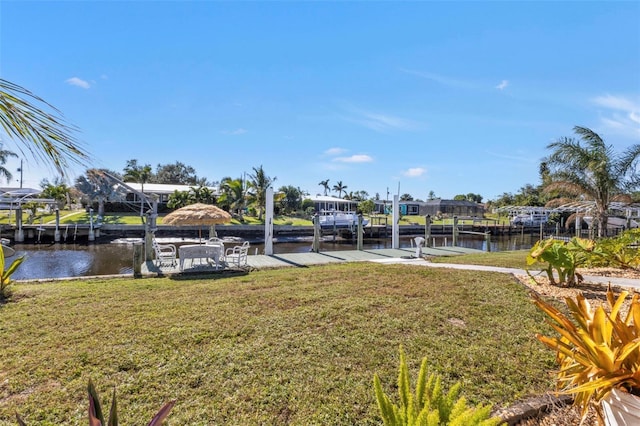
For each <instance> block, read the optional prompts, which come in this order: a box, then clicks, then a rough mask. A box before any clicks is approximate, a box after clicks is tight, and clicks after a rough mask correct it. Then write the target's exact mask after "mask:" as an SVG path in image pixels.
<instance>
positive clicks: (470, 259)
mask: <svg viewBox="0 0 640 426" xmlns="http://www.w3.org/2000/svg"><path fill="white" fill-rule="evenodd" d="M527 254H529V250H512V251H500V252H491V253H487V252H483V253H470V254H463V255H459V256H447V257H434V258H431V261H432V262H434V263H456V264H462V265H485V266H499V267H502V268H517V269H527ZM538 267H539V266H538Z"/></svg>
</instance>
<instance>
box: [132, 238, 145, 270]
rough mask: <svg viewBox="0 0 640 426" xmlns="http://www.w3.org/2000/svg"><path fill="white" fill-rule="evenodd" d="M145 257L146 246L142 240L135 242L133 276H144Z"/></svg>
mask: <svg viewBox="0 0 640 426" xmlns="http://www.w3.org/2000/svg"><path fill="white" fill-rule="evenodd" d="M143 258H144V247H143V246H142V241H136V242H135V243H134V244H133V277H134V278H141V277H142V259H143Z"/></svg>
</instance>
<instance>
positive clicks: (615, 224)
mask: <svg viewBox="0 0 640 426" xmlns="http://www.w3.org/2000/svg"><path fill="white" fill-rule="evenodd" d="M582 220H584V221H585V222H587V224H588V225H589V226H591V222H593V217H591V216H583V217H582ZM629 222H630V225H631V228H638V227H640V224H638V222H636V221H635V220H633V219H631V220H630V221H629ZM626 227H627V219H626V218H624V217H616V216H609V217H607V228H610V229H621V228H626Z"/></svg>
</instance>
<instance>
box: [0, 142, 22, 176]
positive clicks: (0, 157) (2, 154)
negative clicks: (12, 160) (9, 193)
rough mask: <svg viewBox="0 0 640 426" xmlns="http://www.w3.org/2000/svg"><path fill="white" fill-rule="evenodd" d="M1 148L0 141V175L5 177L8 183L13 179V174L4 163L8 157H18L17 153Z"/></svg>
mask: <svg viewBox="0 0 640 426" xmlns="http://www.w3.org/2000/svg"><path fill="white" fill-rule="evenodd" d="M2 148H3V146H2V143H0V176H4V177H5V178H6V179H7V183H9V182H11V179H13V174H11V172H10V171H9V170H8V169H7V168H6V167H4V165H5V164H6V163H7V159H8V158H9V157H18V154H16V153H15V152H13V151H9V150H7V149H2Z"/></svg>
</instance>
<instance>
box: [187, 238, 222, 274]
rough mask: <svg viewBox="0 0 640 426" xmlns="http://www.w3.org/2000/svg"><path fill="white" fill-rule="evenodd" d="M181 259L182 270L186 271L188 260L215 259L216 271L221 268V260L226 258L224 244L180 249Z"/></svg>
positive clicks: (189, 246) (188, 246)
mask: <svg viewBox="0 0 640 426" xmlns="http://www.w3.org/2000/svg"><path fill="white" fill-rule="evenodd" d="M178 255H179V258H180V270H181V271H182V270H184V261H185V260H186V259H191V260H192V262H193V260H194V259H206V261H207V263H208V262H209V259H213V261H214V262H215V265H216V269H218V268H219V267H220V260H221V259H222V257H223V256H224V244H222V243H220V244H188V245H184V246H180V248H178Z"/></svg>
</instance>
